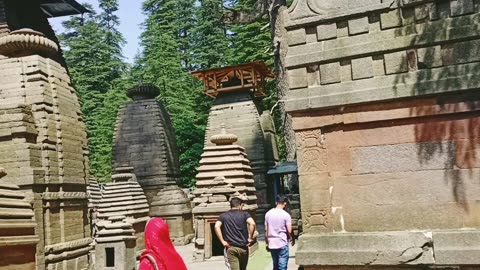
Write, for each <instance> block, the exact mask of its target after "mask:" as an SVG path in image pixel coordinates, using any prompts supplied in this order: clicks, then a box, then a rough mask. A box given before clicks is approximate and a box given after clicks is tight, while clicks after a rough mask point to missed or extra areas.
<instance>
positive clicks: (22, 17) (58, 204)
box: [0, 0, 92, 270]
mask: <svg viewBox="0 0 480 270" xmlns="http://www.w3.org/2000/svg"><path fill="white" fill-rule="evenodd" d="M86 11H87V10H85V8H83V7H82V6H81V5H79V4H78V3H76V2H75V1H72V0H69V1H55V0H54V1H43V0H33V1H17V0H0V166H1V167H4V168H5V170H6V171H7V172H8V175H7V176H5V177H4V178H2V181H4V182H6V183H8V184H13V185H17V186H19V187H20V190H22V191H23V192H25V194H26V197H27V200H28V201H29V202H32V203H33V208H34V213H35V222H36V227H35V234H36V235H37V237H38V238H39V241H38V245H37V248H36V268H37V269H39V270H43V269H58V270H59V269H64V270H66V269H68V270H77V269H85V268H87V267H88V264H89V261H88V253H89V250H90V246H89V244H90V243H91V241H92V240H91V238H90V229H89V225H88V224H89V222H88V218H87V217H88V214H87V198H86V184H87V181H88V159H87V154H88V153H87V138H86V132H85V127H84V124H83V122H82V116H81V113H80V106H79V103H78V98H77V95H76V93H75V90H74V89H73V88H72V85H71V82H70V78H69V75H68V72H67V70H66V67H65V66H64V61H63V58H62V55H61V53H60V50H59V47H58V42H57V39H56V37H55V35H54V32H53V30H52V28H51V27H50V25H49V23H48V21H47V18H48V17H56V16H63V15H70V14H78V13H79V12H86ZM0 230H2V231H3V228H2V229H0ZM10 251H11V250H9V252H10ZM3 254H4V253H2V255H0V257H1V259H0V260H3V259H4V258H5V257H4V255H3ZM9 269H10V268H9ZM25 269H27V268H25Z"/></svg>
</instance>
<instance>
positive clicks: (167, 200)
mask: <svg viewBox="0 0 480 270" xmlns="http://www.w3.org/2000/svg"><path fill="white" fill-rule="evenodd" d="M159 94H160V90H159V89H158V88H157V87H155V86H153V85H146V84H140V85H138V86H136V87H134V88H132V89H130V90H128V92H127V95H128V96H129V97H130V98H132V99H133V101H131V102H128V103H126V104H124V105H122V106H121V108H120V110H119V112H118V117H117V122H116V126H115V136H114V139H113V140H114V145H113V167H114V168H116V167H122V166H124V165H125V164H127V165H128V166H132V167H133V168H134V174H135V175H136V177H137V181H138V183H139V184H140V186H141V187H142V188H143V190H144V192H145V195H146V196H147V200H148V203H149V206H150V213H149V215H150V216H151V217H157V216H158V217H162V218H163V219H165V221H166V222H167V223H168V225H169V229H170V237H171V238H172V241H174V243H175V244H178V245H184V244H187V243H189V242H190V241H191V239H192V238H193V225H192V209H191V205H190V200H189V199H188V197H187V195H186V194H185V192H184V191H183V190H181V189H180V188H179V187H178V185H177V183H178V182H179V173H180V167H179V162H178V153H177V148H176V143H175V135H174V130H173V127H172V123H171V120H170V116H169V114H168V112H167V110H166V109H165V107H164V105H163V104H161V103H159V102H158V101H156V100H155V97H156V96H158V95H159Z"/></svg>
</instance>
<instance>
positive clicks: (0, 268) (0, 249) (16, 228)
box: [0, 168, 39, 270]
mask: <svg viewBox="0 0 480 270" xmlns="http://www.w3.org/2000/svg"><path fill="white" fill-rule="evenodd" d="M5 175H6V172H5V170H4V169H3V168H0V254H1V255H0V270H35V269H36V266H35V253H36V249H37V243H38V240H39V239H38V236H37V235H35V227H36V223H35V219H34V213H33V207H32V205H30V203H29V202H28V201H26V200H25V194H23V192H22V191H20V188H19V187H18V186H16V185H12V184H5V182H2V180H1V179H2V178H3V177H4V176H5Z"/></svg>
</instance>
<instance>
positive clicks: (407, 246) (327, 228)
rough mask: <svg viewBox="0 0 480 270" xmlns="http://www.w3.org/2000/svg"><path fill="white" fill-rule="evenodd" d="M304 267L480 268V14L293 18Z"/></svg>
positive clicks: (422, 6) (301, 14) (290, 104)
mask: <svg viewBox="0 0 480 270" xmlns="http://www.w3.org/2000/svg"><path fill="white" fill-rule="evenodd" d="M284 15H285V27H286V29H287V31H288V35H285V39H284V40H282V41H281V44H282V45H283V44H285V47H288V48H282V50H283V49H288V50H287V51H288V52H287V57H286V60H285V66H286V67H287V74H288V83H289V88H290V89H289V91H288V94H287V97H286V103H285V107H286V109H287V111H288V113H289V114H291V116H292V118H293V127H294V129H295V133H296V145H297V157H298V174H299V178H300V180H299V182H300V196H301V209H302V218H303V230H304V234H303V235H302V236H300V241H299V244H298V249H297V253H296V255H295V256H296V263H297V264H299V265H303V266H304V267H305V270H357V269H365V270H368V269H376V270H387V269H388V270H392V269H405V270H406V269H408V270H414V269H422V270H423V269H459V270H473V269H480V244H479V243H480V204H479V202H480V181H479V180H480V128H479V127H480V126H479V125H480V114H479V112H480V91H479V88H480V79H479V78H480V77H479V74H480V73H479V71H480V53H479V52H480V32H479V31H478V26H479V23H478V22H479V18H480V5H479V2H478V1H475V0H437V1H429V0H368V1H367V0H363V1H360V0H358V1H347V0H322V1H319V0H318V1H315V0H296V1H294V3H293V4H292V6H291V8H290V9H289V10H285V13H284Z"/></svg>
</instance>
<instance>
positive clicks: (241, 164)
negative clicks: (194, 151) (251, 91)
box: [193, 125, 258, 261]
mask: <svg viewBox="0 0 480 270" xmlns="http://www.w3.org/2000/svg"><path fill="white" fill-rule="evenodd" d="M237 140H238V137H237V136H236V135H234V134H227V133H226V131H225V125H222V130H221V133H220V134H217V135H214V136H212V137H211V142H212V143H214V144H215V146H206V147H205V149H204V153H203V154H202V159H201V160H200V167H199V168H198V174H197V189H196V190H195V191H193V195H194V196H195V198H194V199H193V203H194V205H195V207H194V208H193V214H194V217H195V221H194V222H195V253H194V258H195V259H196V260H199V261H202V260H204V259H208V258H210V257H212V256H213V255H215V254H213V252H212V249H213V246H214V241H213V239H214V238H215V236H214V234H215V232H214V231H213V230H212V228H211V227H212V224H213V223H215V222H216V221H217V219H218V217H219V216H220V215H221V214H223V213H224V212H226V211H228V210H230V203H229V200H230V198H232V197H239V198H241V199H242V200H243V201H244V203H245V206H244V208H243V210H245V211H248V212H249V213H250V215H251V216H252V217H255V214H256V210H257V209H258V205H257V196H256V195H255V194H256V192H255V183H254V179H253V173H252V168H251V167H250V163H249V161H248V159H247V155H246V154H245V148H243V147H241V146H239V145H235V144H233V143H234V142H236V141H237ZM256 248H258V245H254V246H253V247H252V248H251V254H253V251H255V250H256Z"/></svg>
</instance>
